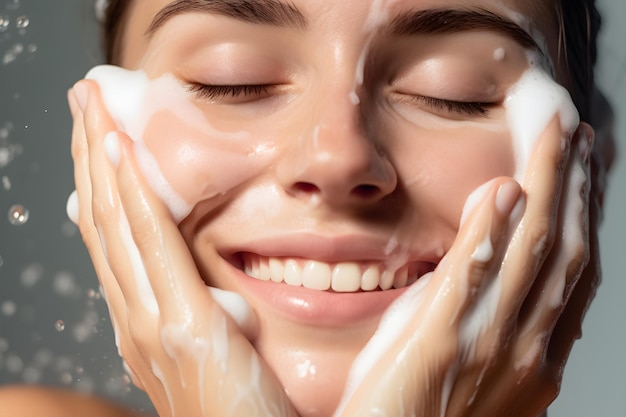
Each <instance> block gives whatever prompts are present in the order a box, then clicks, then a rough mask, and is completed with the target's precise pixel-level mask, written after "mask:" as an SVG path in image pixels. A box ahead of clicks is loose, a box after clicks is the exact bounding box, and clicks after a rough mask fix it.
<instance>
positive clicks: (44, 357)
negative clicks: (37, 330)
mask: <svg viewBox="0 0 626 417" xmlns="http://www.w3.org/2000/svg"><path fill="white" fill-rule="evenodd" d="M33 359H34V363H35V365H36V366H38V367H40V368H45V367H46V366H49V365H50V364H51V363H52V361H53V360H54V355H53V354H52V351H51V350H50V349H48V348H42V349H39V350H38V351H37V352H35V355H34V356H33Z"/></svg>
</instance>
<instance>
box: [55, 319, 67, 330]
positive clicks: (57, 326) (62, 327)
mask: <svg viewBox="0 0 626 417" xmlns="http://www.w3.org/2000/svg"><path fill="white" fill-rule="evenodd" d="M54 329H55V330H56V331H57V332H62V331H63V330H65V322H64V321H63V320H57V321H55V322H54Z"/></svg>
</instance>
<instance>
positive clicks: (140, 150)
mask: <svg viewBox="0 0 626 417" xmlns="http://www.w3.org/2000/svg"><path fill="white" fill-rule="evenodd" d="M85 78H87V79H91V80H94V81H96V82H97V83H98V85H99V87H100V92H101V94H102V100H103V102H104V105H105V107H106V108H107V110H108V111H109V113H110V114H111V117H112V118H113V120H115V122H116V123H117V125H118V128H119V130H121V131H123V132H125V133H126V134H128V136H130V137H131V138H132V139H133V141H134V142H135V152H136V155H137V160H138V163H139V165H140V167H141V169H142V171H143V172H144V174H145V177H146V180H147V181H148V182H149V184H150V187H151V188H152V189H153V191H154V192H155V193H156V194H157V195H158V196H159V198H160V199H161V200H162V201H163V202H164V203H165V204H166V205H167V207H168V208H169V210H170V212H171V213H172V216H173V217H174V219H175V220H176V221H177V222H180V221H181V220H182V219H184V218H185V217H186V216H187V215H188V214H189V212H190V211H191V208H192V207H190V205H189V204H188V203H187V202H186V201H184V200H183V199H182V198H181V196H180V195H178V194H177V193H176V191H174V190H173V189H172V187H171V186H170V184H169V183H168V181H167V180H166V179H165V177H164V175H163V173H162V172H161V170H160V169H159V165H158V162H157V161H156V159H155V158H154V156H153V155H152V154H151V153H150V152H149V151H148V149H147V147H146V145H145V143H144V142H143V136H144V130H145V127H146V123H147V121H148V118H149V116H150V114H146V113H147V112H146V108H147V105H146V95H147V93H148V89H149V87H150V80H149V79H148V76H147V75H146V73H145V72H144V71H128V70H125V69H122V68H119V67H115V66H110V65H101V66H97V67H94V68H93V69H92V70H91V71H89V72H88V73H87V75H86V76H85Z"/></svg>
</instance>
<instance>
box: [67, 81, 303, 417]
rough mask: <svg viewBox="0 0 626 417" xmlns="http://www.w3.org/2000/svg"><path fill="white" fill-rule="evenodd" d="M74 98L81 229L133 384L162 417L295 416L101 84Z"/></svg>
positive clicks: (84, 84) (82, 87) (81, 86)
mask: <svg viewBox="0 0 626 417" xmlns="http://www.w3.org/2000/svg"><path fill="white" fill-rule="evenodd" d="M68 100H69V103H70V108H71V111H72V115H73V118H74V128H73V133H72V156H73V158H74V162H75V181H76V189H77V194H78V206H79V214H78V224H79V228H80V232H81V235H82V236H83V239H84V241H85V244H86V246H87V248H88V250H89V254H90V256H91V259H92V261H93V264H94V266H95V269H96V273H97V275H98V278H99V281H100V284H101V286H102V289H103V292H104V294H105V298H106V301H107V304H108V306H109V312H110V315H111V321H112V323H113V326H114V330H115V334H116V343H117V345H118V349H119V351H120V355H121V356H122V357H123V358H124V359H125V363H126V364H127V366H128V368H129V372H130V374H131V377H132V378H133V382H134V383H135V384H136V385H137V386H139V387H140V388H142V389H144V390H145V391H146V392H147V393H148V395H149V396H150V399H151V400H152V401H153V403H154V405H155V407H156V409H157V411H158V413H159V415H160V416H161V417H165V416H174V415H176V416H185V417H194V416H204V417H206V416H216V417H217V416H219V417H225V416H244V415H245V416H248V415H249V416H253V415H258V416H270V415H271V416H276V417H288V416H296V415H297V414H296V412H295V411H294V409H293V406H292V405H291V403H290V402H289V400H288V399H287V397H286V395H285V393H284V391H283V389H282V387H281V386H280V383H279V382H278V381H277V379H276V378H275V376H274V374H273V372H272V371H271V370H269V368H268V367H267V365H266V364H265V363H264V361H263V359H262V358H260V356H259V355H258V354H257V352H256V351H255V349H254V347H253V346H252V345H251V343H250V342H249V340H248V339H247V338H246V337H245V335H244V333H243V332H242V331H241V329H240V328H239V326H238V325H237V324H236V323H235V322H234V321H233V319H232V318H231V317H230V316H229V315H228V314H226V313H225V312H224V311H223V310H222V309H221V308H220V307H219V305H218V304H217V303H216V302H215V300H214V298H213V297H212V296H211V293H210V291H209V290H208V289H207V287H206V286H205V284H204V281H203V280H202V279H201V277H200V276H199V273H198V271H197V269H196V266H195V264H194V262H193V259H192V257H191V255H190V253H189V251H188V248H187V246H186V244H185V242H184V240H183V238H182V236H181V235H180V233H179V231H178V228H177V225H176V224H175V223H174V222H173V220H172V218H171V215H170V213H169V211H168V209H167V208H166V207H165V206H164V204H163V203H162V202H161V201H159V200H158V199H157V198H156V197H155V196H154V194H153V193H152V191H151V190H150V189H149V187H148V186H147V185H146V184H145V182H144V180H143V177H142V176H141V174H140V173H139V170H138V167H137V166H136V163H135V159H134V156H133V145H132V141H131V140H130V138H128V137H127V136H126V135H125V134H123V133H121V132H116V126H115V123H114V122H113V120H111V117H110V116H109V115H108V113H107V112H106V111H105V110H104V107H103V105H102V103H101V99H100V94H99V90H98V86H97V85H96V84H95V83H94V82H91V81H80V82H79V83H78V84H77V85H76V86H74V88H73V90H71V91H70V93H69V94H68ZM105 148H106V152H105ZM107 153H108V154H109V157H108V158H107ZM111 160H113V161H111Z"/></svg>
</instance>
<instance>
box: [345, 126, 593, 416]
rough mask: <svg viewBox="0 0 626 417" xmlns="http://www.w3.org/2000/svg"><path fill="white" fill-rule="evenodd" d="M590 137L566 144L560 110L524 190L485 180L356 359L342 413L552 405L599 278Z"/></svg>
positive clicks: (585, 131) (527, 412) (509, 411)
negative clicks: (436, 261) (450, 238)
mask: <svg viewBox="0 0 626 417" xmlns="http://www.w3.org/2000/svg"><path fill="white" fill-rule="evenodd" d="M591 135H592V132H590V129H589V128H588V126H584V125H583V126H581V127H580V128H579V130H578V131H577V132H576V134H575V135H574V138H572V141H570V140H569V138H566V139H568V140H566V141H565V143H566V146H565V149H562V148H561V146H562V143H563V142H564V138H563V134H562V132H561V128H560V123H559V122H558V120H556V119H555V120H553V121H552V123H551V124H550V125H549V127H548V128H547V130H546V131H545V132H544V134H543V136H542V138H541V139H540V141H539V144H538V146H537V147H536V149H535V151H534V154H533V157H532V159H531V161H530V163H529V166H528V169H527V171H526V172H527V174H526V182H525V192H522V190H521V189H520V186H519V185H518V184H517V183H516V182H514V181H513V180H512V179H507V178H498V179H495V180H494V181H492V182H490V183H488V184H487V185H486V186H484V187H483V188H482V190H481V191H480V195H479V196H478V197H476V198H475V200H476V199H478V200H480V202H479V203H478V204H477V206H476V208H475V209H473V210H471V212H470V214H469V216H468V218H467V219H466V221H465V222H464V223H463V224H462V226H461V229H460V231H459V234H458V236H457V239H456V241H455V243H454V245H453V247H452V248H451V249H450V251H449V252H448V253H447V255H446V256H445V258H444V259H443V260H442V262H441V263H440V265H439V266H438V267H437V269H436V270H435V271H434V272H433V273H432V275H431V276H430V277H424V278H426V280H425V279H424V278H422V279H421V280H420V281H422V280H423V281H426V282H422V284H420V281H418V283H417V284H414V287H413V288H411V289H410V290H409V291H408V292H407V293H406V294H405V295H403V296H402V297H401V299H399V300H398V302H397V305H395V307H394V306H392V311H391V312H389V313H388V314H396V317H392V318H390V320H389V323H385V322H384V320H385V319H383V323H382V324H381V326H380V327H379V330H378V333H377V334H376V335H375V336H374V338H373V339H372V341H370V343H369V345H368V347H366V349H365V350H364V352H365V353H362V354H361V358H357V361H356V362H355V363H356V364H357V366H356V367H355V366H353V371H352V372H353V373H354V375H352V378H353V385H350V382H349V385H348V388H349V390H348V391H347V392H346V395H345V396H344V402H343V404H342V405H341V406H340V408H339V410H338V411H337V413H336V414H335V416H336V417H339V416H341V417H356V416H359V417H363V416H407V417H408V416H420V417H430V416H432V417H440V416H447V417H451V416H477V417H479V416H483V417H484V416H507V417H514V416H520V417H521V416H528V417H536V416H537V415H539V414H540V413H541V412H542V411H544V410H545V409H546V407H547V406H548V405H549V404H550V403H551V402H552V401H553V399H554V398H555V397H556V395H557V394H558V389H559V384H560V380H561V376H562V369H563V366H564V364H565V361H566V360H567V356H568V355H569V351H570V349H571V346H572V344H573V342H574V340H575V339H576V338H577V337H578V336H579V334H580V325H581V322H582V317H583V315H584V312H585V310H586V308H587V306H588V304H589V302H590V301H591V299H592V298H593V295H594V294H595V288H596V286H597V282H598V276H599V268H598V254H597V239H596V236H595V220H596V218H597V216H596V213H597V211H596V208H595V206H592V207H591V209H590V207H589V194H588V193H589V187H590V179H589V177H590V175H589V169H590V168H589V151H590V140H589V139H590V136H591ZM572 143H573V144H574V146H571V145H572ZM570 147H571V152H570ZM522 212H523V217H521V220H520V216H521V214H522ZM590 219H591V230H592V232H593V233H591V235H590V233H589V225H590V222H589V221H590ZM490 249H491V250H490ZM590 254H591V255H592V258H591V259H592V261H591V262H588V261H589V259H590ZM415 285H417V286H415ZM394 308H395V310H396V311H395V312H394V311H393V309H394ZM407 316H408V317H409V319H408V320H406V319H405V322H404V324H403V325H400V327H398V328H397V329H394V328H393V326H394V325H396V326H399V325H398V321H399V320H402V318H403V317H407ZM389 340H391V342H388V343H387V345H385V343H386V341H389ZM383 348H384V349H383ZM368 364H370V365H371V369H369V370H368V371H367V372H363V371H362V369H361V370H360V369H359V367H361V368H363V367H367V366H368ZM372 364H374V365H372Z"/></svg>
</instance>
